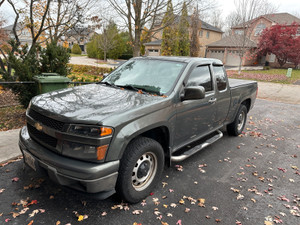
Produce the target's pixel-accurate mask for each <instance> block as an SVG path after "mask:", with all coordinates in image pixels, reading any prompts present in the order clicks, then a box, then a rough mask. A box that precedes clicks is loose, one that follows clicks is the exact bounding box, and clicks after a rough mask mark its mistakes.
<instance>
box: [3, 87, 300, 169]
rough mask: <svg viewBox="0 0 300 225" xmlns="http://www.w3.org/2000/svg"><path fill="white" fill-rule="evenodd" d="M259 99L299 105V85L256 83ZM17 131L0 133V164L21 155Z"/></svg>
mask: <svg viewBox="0 0 300 225" xmlns="http://www.w3.org/2000/svg"><path fill="white" fill-rule="evenodd" d="M257 98H259V99H266V100H271V101H278V102H283V103H289V104H300V85H290V84H275V83H267V82H258V96H257ZM19 131H20V129H16V130H9V131H2V132H0V163H1V162H4V161H7V160H9V159H12V158H15V157H17V156H19V155H21V152H20V150H19V147H18V141H19Z"/></svg>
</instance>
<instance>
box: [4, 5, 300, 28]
mask: <svg viewBox="0 0 300 225" xmlns="http://www.w3.org/2000/svg"><path fill="white" fill-rule="evenodd" d="M269 1H270V2H271V3H272V4H274V5H276V6H278V12H288V13H291V14H297V15H298V16H299V17H300V0H269ZM216 2H217V4H218V6H219V9H221V11H222V14H221V15H220V16H221V18H222V19H223V20H225V18H226V16H227V15H228V14H229V13H230V12H231V11H232V10H233V9H234V8H235V5H234V0H216ZM1 8H2V9H0V16H2V17H3V18H4V19H6V21H7V24H12V23H13V19H14V13H13V11H12V9H11V8H10V7H9V6H8V4H7V3H4V4H3V5H2V7H1Z"/></svg>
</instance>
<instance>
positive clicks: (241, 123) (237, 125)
mask: <svg viewBox="0 0 300 225" xmlns="http://www.w3.org/2000/svg"><path fill="white" fill-rule="evenodd" d="M246 119H247V107H246V106H245V105H241V106H240V108H239V110H238V113H237V115H236V117H235V119H234V121H233V122H232V123H231V124H228V125H227V132H228V134H230V135H233V136H238V135H240V134H241V133H242V131H243V129H244V127H245V125H246Z"/></svg>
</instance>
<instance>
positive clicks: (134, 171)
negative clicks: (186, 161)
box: [116, 137, 164, 203]
mask: <svg viewBox="0 0 300 225" xmlns="http://www.w3.org/2000/svg"><path fill="white" fill-rule="evenodd" d="M163 167H164V151H163V148H162V147H161V145H160V144H159V143H158V142H157V141H155V140H153V139H150V138H146V137H139V138H137V139H135V140H133V141H132V142H131V143H130V144H129V145H128V147H127V148H126V150H125V152H124V156H123V158H122V160H121V165H120V169H119V176H118V180H117V186H116V189H117V192H118V194H120V195H121V197H122V198H123V199H125V200H126V201H127V202H130V203H137V202H139V201H141V200H143V199H144V198H145V197H147V196H148V195H149V194H150V192H151V191H152V189H153V188H154V186H155V184H156V183H158V181H159V179H160V175H161V173H162V171H163Z"/></svg>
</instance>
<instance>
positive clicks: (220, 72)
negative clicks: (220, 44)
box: [213, 65, 227, 91]
mask: <svg viewBox="0 0 300 225" xmlns="http://www.w3.org/2000/svg"><path fill="white" fill-rule="evenodd" d="M213 71H214V75H215V78H216V83H217V89H218V91H224V90H226V88H227V77H226V74H225V71H224V67H223V66H216V65H213Z"/></svg>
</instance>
